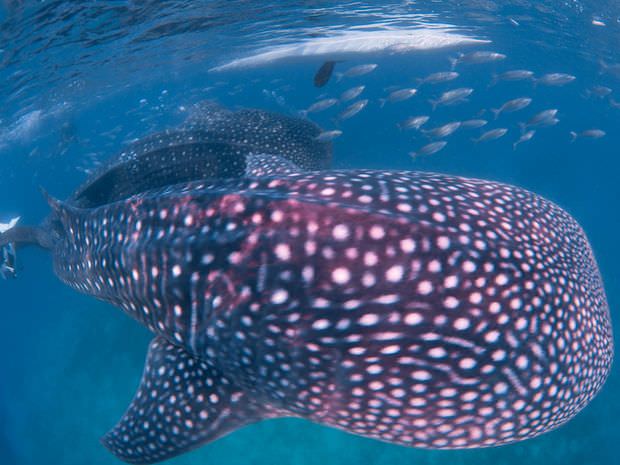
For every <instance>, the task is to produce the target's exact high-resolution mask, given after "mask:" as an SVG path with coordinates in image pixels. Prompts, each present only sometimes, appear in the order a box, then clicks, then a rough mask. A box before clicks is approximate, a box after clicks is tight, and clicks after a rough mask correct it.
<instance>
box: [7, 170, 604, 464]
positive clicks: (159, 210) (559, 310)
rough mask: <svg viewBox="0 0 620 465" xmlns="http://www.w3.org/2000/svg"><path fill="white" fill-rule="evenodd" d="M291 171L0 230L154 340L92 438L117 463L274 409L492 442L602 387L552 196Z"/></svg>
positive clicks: (442, 443)
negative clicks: (108, 424) (109, 418)
mask: <svg viewBox="0 0 620 465" xmlns="http://www.w3.org/2000/svg"><path fill="white" fill-rule="evenodd" d="M288 168H289V167H287V169H286V170H284V172H282V173H276V174H269V175H264V176H243V177H230V178H220V179H205V180H194V181H191V182H184V183H178V184H174V185H168V186H164V187H158V188H154V189H150V190H146V191H143V192H139V193H135V194H133V195H130V196H128V197H126V198H123V199H120V200H114V201H110V202H107V203H104V204H99V205H94V206H89V207H83V206H79V205H76V204H75V203H72V202H70V201H68V202H61V201H59V200H56V199H53V198H49V199H48V200H49V204H50V206H51V210H52V213H51V215H50V217H49V218H50V219H49V221H48V222H47V223H46V225H45V228H32V229H31V231H35V232H31V233H30V234H24V235H23V238H21V239H20V237H19V235H18V234H17V233H14V234H13V237H11V238H8V237H6V235H7V234H10V233H11V232H12V231H16V230H17V231H19V230H18V229H16V228H14V229H11V230H10V231H7V233H5V235H2V236H0V245H2V244H3V243H7V241H9V239H10V240H11V241H17V242H19V241H20V240H22V241H24V242H26V241H30V242H36V243H38V244H39V245H41V246H43V247H45V248H46V249H48V250H49V252H50V254H51V256H52V258H53V267H54V271H55V274H56V275H57V276H58V277H59V278H60V280H61V281H62V282H64V283H65V284H67V285H69V286H71V287H72V288H74V289H75V290H77V291H79V292H82V293H85V294H88V295H91V296H93V297H96V298H98V299H100V300H103V301H106V302H109V303H110V304H112V305H114V306H116V307H119V308H120V309H122V310H123V311H124V312H126V313H127V314H129V315H130V316H131V317H133V318H134V319H135V320H137V321H138V322H139V323H141V324H143V325H144V326H146V327H147V328H148V329H149V330H150V331H151V332H152V333H154V339H153V341H152V343H151V344H150V347H149V350H148V355H147V358H146V365H145V369H144V372H143V375H142V380H141V383H140V386H139V388H138V390H137V393H136V394H135V397H134V399H133V401H132V402H131V404H130V406H129V408H128V409H127V411H126V412H125V414H124V415H123V417H122V418H121V420H120V421H119V423H118V424H117V425H116V426H115V427H114V428H113V429H112V430H111V431H109V432H108V433H107V434H106V435H105V436H104V437H103V440H102V442H103V444H104V445H105V446H106V447H107V448H108V449H109V450H110V451H111V452H112V453H113V454H114V455H116V456H117V457H118V458H120V459H122V460H124V461H127V462H130V463H153V462H157V461H161V460H165V459H168V458H171V457H174V456H177V455H179V454H182V453H184V452H187V451H189V450H191V449H194V448H197V447H199V446H201V445H203V444H206V443H208V442H210V441H213V440H215V439H217V438H219V437H221V436H223V435H225V434H228V433H230V432H232V431H234V430H236V429H238V428H241V427H243V426H245V425H248V424H250V423H254V422H257V421H260V420H264V419H270V418H278V417H299V418H304V419H307V420H310V421H313V422H317V423H320V424H323V425H327V426H331V427H335V428H339V429H342V430H345V431H347V432H350V433H353V434H358V435H362V436H366V437H370V438H375V439H378V440H382V441H386V442H390V443H396V444H401V445H405V446H410V447H420V448H432V449H458V448H472V447H487V446H496V445H502V444H507V443H512V442H515V441H521V440H525V439H528V438H532V437H535V436H538V435H540V434H542V433H544V432H546V431H550V430H552V429H554V428H556V427H558V426H560V425H562V424H563V423H565V422H567V421H568V420H570V419H571V418H572V417H574V416H575V415H576V414H577V413H578V412H579V411H580V410H581V409H583V408H584V407H585V406H586V405H587V404H588V403H589V402H590V401H591V400H592V399H593V398H594V396H595V395H596V394H597V393H598V392H599V390H600V389H601V387H602V386H603V384H604V382H605V380H606V378H607V376H608V374H609V371H610V366H611V363H612V357H613V336H612V330H611V322H610V313H609V307H608V304H607V300H606V297H605V292H604V287H603V283H602V278H601V275H600V273H599V270H598V267H597V264H596V260H595V258H594V255H593V253H592V250H591V248H590V246H589V243H588V240H587V238H586V236H585V233H584V232H583V230H582V229H581V227H580V226H579V225H578V223H577V222H576V221H575V220H574V219H573V218H572V217H571V216H570V215H569V214H568V213H566V212H565V211H564V210H562V209H561V208H560V207H558V206H556V205H555V204H553V203H552V202H549V201H547V200H545V199H543V198H541V197H539V196H538V195H536V194H533V193H531V192H528V191H526V190H523V189H521V188H518V187H513V186H509V185H506V184H501V183H497V182H492V181H484V180H477V179H468V178H462V177H456V176H449V175H443V174H434V173H426V172H409V171H377V170H325V171H315V172H304V171H300V172H296V173H295V172H290V171H289V169H288ZM21 231H25V229H23V228H22V229H21Z"/></svg>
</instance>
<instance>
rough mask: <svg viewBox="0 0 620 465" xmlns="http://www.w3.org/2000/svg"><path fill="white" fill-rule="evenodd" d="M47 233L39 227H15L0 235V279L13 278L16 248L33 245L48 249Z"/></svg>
mask: <svg viewBox="0 0 620 465" xmlns="http://www.w3.org/2000/svg"><path fill="white" fill-rule="evenodd" d="M50 244H51V240H50V236H49V232H48V231H47V230H46V229H44V228H43V227H39V226H15V227H11V228H10V229H8V230H6V231H5V232H3V233H1V234H0V277H2V278H4V279H9V278H15V277H16V275H17V270H16V262H17V252H16V249H17V248H18V247H24V246H28V245H35V246H39V247H42V248H45V249H47V248H49V247H50Z"/></svg>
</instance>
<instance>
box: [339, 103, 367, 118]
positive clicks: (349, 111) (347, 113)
mask: <svg viewBox="0 0 620 465" xmlns="http://www.w3.org/2000/svg"><path fill="white" fill-rule="evenodd" d="M366 105H368V99H364V100H358V101H357V102H354V103H352V104H351V105H349V106H348V107H346V108H345V109H344V110H342V112H341V113H340V114H339V115H338V118H339V119H349V118H351V117H352V116H355V115H357V114H358V113H359V112H360V111H362V110H363V109H364V108H366Z"/></svg>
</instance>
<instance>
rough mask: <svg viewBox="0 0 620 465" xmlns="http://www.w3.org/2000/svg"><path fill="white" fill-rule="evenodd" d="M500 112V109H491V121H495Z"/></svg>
mask: <svg viewBox="0 0 620 465" xmlns="http://www.w3.org/2000/svg"><path fill="white" fill-rule="evenodd" d="M501 112H502V109H501V108H491V113H493V119H497V118H498V117H499V114H500V113H501Z"/></svg>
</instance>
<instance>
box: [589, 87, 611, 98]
mask: <svg viewBox="0 0 620 465" xmlns="http://www.w3.org/2000/svg"><path fill="white" fill-rule="evenodd" d="M612 92H613V89H611V88H609V87H607V86H593V87H591V88H589V89H587V90H586V91H585V93H584V97H585V98H590V97H591V96H594V97H597V98H605V97H607V96H608V95H609V94H611V93H612Z"/></svg>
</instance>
